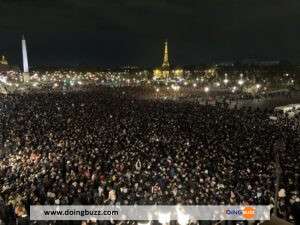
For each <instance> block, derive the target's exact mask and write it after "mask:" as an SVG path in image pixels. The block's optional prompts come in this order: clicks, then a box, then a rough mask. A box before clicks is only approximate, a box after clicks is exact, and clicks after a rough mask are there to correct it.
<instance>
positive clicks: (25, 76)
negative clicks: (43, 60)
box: [22, 35, 30, 82]
mask: <svg viewBox="0 0 300 225" xmlns="http://www.w3.org/2000/svg"><path fill="white" fill-rule="evenodd" d="M22 55H23V81H24V82H28V81H29V79H30V76H29V66H28V55H27V46H26V40H25V37H24V35H23V36H22Z"/></svg>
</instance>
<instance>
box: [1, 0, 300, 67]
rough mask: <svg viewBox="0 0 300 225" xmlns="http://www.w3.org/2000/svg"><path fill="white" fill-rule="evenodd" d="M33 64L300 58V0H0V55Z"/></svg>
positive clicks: (110, 63)
mask: <svg viewBox="0 0 300 225" xmlns="http://www.w3.org/2000/svg"><path fill="white" fill-rule="evenodd" d="M23 33H24V34H25V36H26V39H27V45H28V52H29V63H30V64H31V65H34V66H36V65H46V64H52V65H57V64H59V65H78V64H81V65H100V66H119V65H138V66H156V65H160V64H161V61H162V47H163V42H164V39H166V38H168V40H169V47H170V49H169V50H170V54H171V58H170V60H171V63H173V64H177V65H187V64H189V65H190V64H201V63H210V62H216V61H232V60H237V59H245V58H251V59H253V58H257V59H279V60H290V61H292V62H295V63H300V1H299V0H0V54H1V53H4V54H5V55H7V57H8V60H9V61H10V62H11V63H13V64H16V65H20V63H21V51H20V39H21V35H22V34H23Z"/></svg>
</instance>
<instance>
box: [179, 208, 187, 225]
mask: <svg viewBox="0 0 300 225" xmlns="http://www.w3.org/2000/svg"><path fill="white" fill-rule="evenodd" d="M177 214H178V216H177V221H178V223H179V224H180V225H187V224H188V223H189V220H190V216H189V215H187V214H184V213H183V212H181V211H180V210H178V211H177Z"/></svg>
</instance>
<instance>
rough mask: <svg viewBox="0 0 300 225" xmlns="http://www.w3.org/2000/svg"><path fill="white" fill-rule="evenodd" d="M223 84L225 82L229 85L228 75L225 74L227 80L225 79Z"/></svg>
mask: <svg viewBox="0 0 300 225" xmlns="http://www.w3.org/2000/svg"><path fill="white" fill-rule="evenodd" d="M223 82H224V84H225V85H227V84H228V82H229V80H228V74H227V73H225V78H224V80H223Z"/></svg>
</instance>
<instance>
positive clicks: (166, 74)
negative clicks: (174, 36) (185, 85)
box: [153, 40, 183, 79]
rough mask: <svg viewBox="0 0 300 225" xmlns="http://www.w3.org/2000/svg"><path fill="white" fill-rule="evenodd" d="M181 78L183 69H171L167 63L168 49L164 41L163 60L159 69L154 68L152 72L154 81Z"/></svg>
mask: <svg viewBox="0 0 300 225" xmlns="http://www.w3.org/2000/svg"><path fill="white" fill-rule="evenodd" d="M182 76H183V69H181V68H178V67H176V68H171V66H170V62H169V49H168V40H166V41H165V48H164V59H163V64H162V66H161V67H158V68H155V69H154V70H153V78H154V79H166V78H178V77H182Z"/></svg>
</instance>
